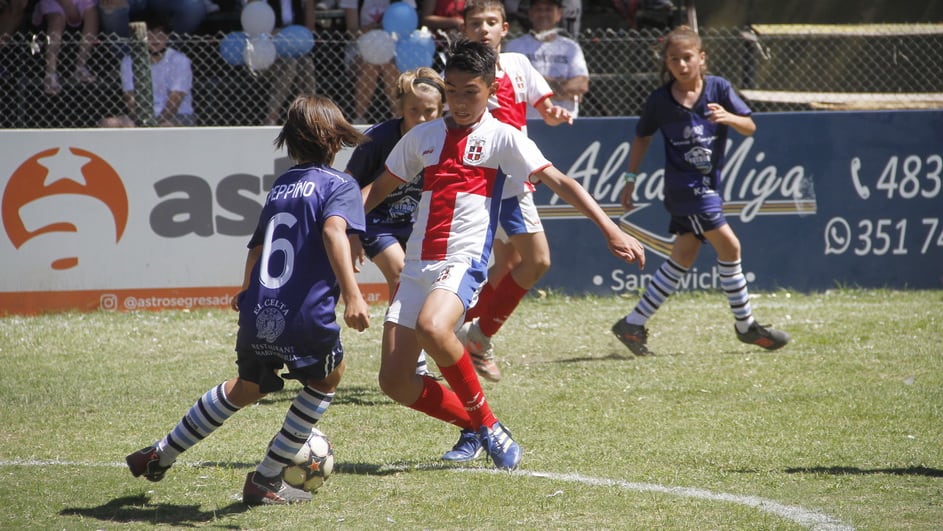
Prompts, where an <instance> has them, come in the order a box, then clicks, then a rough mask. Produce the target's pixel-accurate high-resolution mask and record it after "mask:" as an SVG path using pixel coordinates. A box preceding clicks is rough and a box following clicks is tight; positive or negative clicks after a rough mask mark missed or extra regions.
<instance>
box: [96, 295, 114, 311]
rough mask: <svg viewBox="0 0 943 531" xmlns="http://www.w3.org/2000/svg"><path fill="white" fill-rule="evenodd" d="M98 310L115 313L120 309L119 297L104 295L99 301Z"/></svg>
mask: <svg viewBox="0 0 943 531" xmlns="http://www.w3.org/2000/svg"><path fill="white" fill-rule="evenodd" d="M98 309H99V310H104V311H108V312H113V311H115V310H117V309H118V296H117V295H115V294H114V293H102V296H101V298H100V299H99V300H98Z"/></svg>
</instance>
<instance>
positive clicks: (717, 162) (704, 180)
mask: <svg viewBox="0 0 943 531" xmlns="http://www.w3.org/2000/svg"><path fill="white" fill-rule="evenodd" d="M708 103H719V104H721V105H723V107H724V108H725V109H727V110H728V111H729V112H732V113H734V114H738V115H741V116H748V115H750V114H751V112H752V111H750V108H749V107H747V104H746V103H744V102H743V100H742V99H740V96H738V95H737V93H736V92H734V90H733V87H732V86H730V83H729V82H728V81H727V80H726V79H724V78H721V77H717V76H706V77H705V78H704V88H703V90H701V96H700V97H699V98H698V100H697V102H696V103H695V104H694V106H693V107H692V108H690V109H689V108H687V107H684V106H683V105H681V104H680V103H678V102H677V101H676V100H675V99H674V97H672V95H671V83H668V84H666V85H663V86H662V87H660V88H658V89H657V90H655V92H653V93H652V94H651V96H649V97H648V100H647V101H646V102H645V107H644V108H643V109H642V115H641V116H640V117H639V121H638V124H637V125H636V127H635V134H636V135H638V136H652V135H653V134H655V131H658V130H659V129H660V130H661V134H662V136H663V138H664V140H665V188H664V190H665V208H667V209H668V212H669V213H671V215H673V216H689V215H692V214H702V213H706V212H720V211H721V210H722V205H723V200H722V198H721V197H720V194H719V192H718V191H719V190H720V172H721V169H722V168H723V164H724V150H725V149H726V147H727V131H728V129H729V128H728V127H727V126H726V125H721V124H716V123H713V122H711V121H710V120H708V119H707V116H708V113H709V110H708V108H707V104H708Z"/></svg>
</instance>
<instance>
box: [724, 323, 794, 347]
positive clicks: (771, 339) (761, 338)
mask: <svg viewBox="0 0 943 531" xmlns="http://www.w3.org/2000/svg"><path fill="white" fill-rule="evenodd" d="M734 330H736V332H737V339H739V340H740V341H742V342H744V343H749V344H751V345H757V346H760V347H763V348H765V349H766V350H776V349H778V348H782V347H784V346H786V343H789V334H787V333H786V332H783V331H782V330H776V329H774V328H768V327H766V326H763V325H761V324H759V323H756V322H754V323H753V324H751V325H750V328H749V330H747V331H746V332H744V333H742V334H741V333H740V330H737V328H736V326H735V327H734Z"/></svg>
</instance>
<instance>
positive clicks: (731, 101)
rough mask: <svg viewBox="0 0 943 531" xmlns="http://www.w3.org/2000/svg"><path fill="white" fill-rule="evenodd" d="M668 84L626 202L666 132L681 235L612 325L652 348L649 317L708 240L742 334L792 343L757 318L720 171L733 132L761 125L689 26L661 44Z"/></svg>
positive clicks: (645, 125) (639, 145)
mask: <svg viewBox="0 0 943 531" xmlns="http://www.w3.org/2000/svg"><path fill="white" fill-rule="evenodd" d="M661 56H662V58H663V62H662V78H663V79H664V80H665V81H666V83H665V84H664V85H662V86H661V87H660V88H658V89H656V90H655V91H654V92H653V93H652V94H651V95H650V96H649V97H648V100H646V102H645V106H644V107H643V108H642V115H641V116H640V117H639V121H638V124H637V125H636V127H635V139H634V140H633V141H632V149H631V151H630V152H629V167H628V171H627V172H626V173H625V174H624V175H623V180H624V181H625V188H624V189H623V190H622V195H621V203H622V206H623V208H625V209H626V210H627V211H628V210H631V209H632V193H633V192H634V191H635V179H636V172H637V171H638V170H639V167H640V166H641V164H642V159H643V158H644V157H645V152H646V151H647V150H648V146H649V144H650V143H651V140H652V135H653V134H655V132H656V131H659V130H660V131H661V134H662V137H664V140H665V177H664V194H665V208H667V209H668V213H669V214H671V223H670V224H669V226H668V232H670V233H672V234H674V235H675V241H674V244H673V245H672V248H671V256H670V257H669V258H668V261H667V262H665V263H664V264H663V265H662V266H661V267H660V268H659V269H658V271H656V272H655V275H654V276H653V277H652V280H651V281H650V282H649V283H648V287H647V288H646V289H645V294H644V295H642V298H641V299H640V300H639V302H638V304H637V305H636V306H635V309H634V310H632V313H630V314H628V315H627V316H625V318H623V319H619V320H618V321H616V323H615V324H614V325H612V332H613V333H614V334H615V335H616V337H618V338H619V340H620V341H622V343H624V344H625V346H626V347H628V348H629V350H631V351H632V353H634V354H635V355H636V356H644V355H648V354H651V352H650V351H649V350H648V346H647V344H648V329H646V328H645V323H646V322H648V320H649V319H650V318H651V317H652V316H653V315H654V314H655V312H656V311H657V310H658V308H659V307H661V305H662V304H663V303H664V302H665V300H666V299H667V298H668V297H669V296H670V295H671V294H672V293H674V292H675V290H677V289H678V286H679V284H680V282H681V280H682V279H683V278H684V276H685V275H686V274H687V272H688V270H690V268H691V266H692V265H694V261H695V260H696V259H697V255H698V252H699V251H700V249H701V244H703V243H704V242H708V243H710V244H711V246H712V247H713V248H714V250H715V251H717V271H718V273H719V275H720V283H721V287H723V290H724V294H725V295H726V296H727V302H728V303H729V305H730V310H731V311H732V312H733V315H734V318H735V323H734V324H735V326H734V331H735V332H736V334H737V339H739V340H740V341H742V342H744V343H750V344H753V345H758V346H760V347H763V348H765V349H767V350H775V349H778V348H780V347H782V346H784V345H786V343H788V342H789V334H787V333H785V332H782V331H780V330H774V329H772V328H767V327H765V326H762V325H760V324H759V323H757V322H756V320H755V319H754V318H753V311H752V309H751V308H750V294H749V293H748V292H747V281H746V278H745V277H744V275H743V268H742V265H741V262H740V240H738V239H737V236H736V234H734V232H733V229H732V228H730V225H728V224H727V220H726V219H725V218H724V212H723V199H722V198H721V194H720V193H719V190H720V188H721V186H720V185H721V182H720V175H721V171H722V169H723V165H724V150H725V149H726V145H727V132H728V129H730V128H732V129H733V130H734V131H736V132H738V133H740V134H741V135H747V136H749V135H752V134H753V133H754V132H755V131H756V124H755V123H754V122H753V118H751V117H750V114H751V111H750V108H749V107H747V105H746V104H745V103H744V102H743V100H742V99H740V96H738V95H737V93H736V92H734V90H733V87H731V86H730V82H728V81H727V80H726V79H724V78H721V77H717V76H708V75H706V71H707V54H705V53H704V50H703V48H702V44H701V38H700V36H698V34H697V33H696V32H695V31H694V30H692V29H691V28H690V27H688V26H679V27H677V28H675V29H674V30H672V31H671V32H670V33H669V34H668V35H667V36H666V37H665V38H664V40H663V43H662V45H661Z"/></svg>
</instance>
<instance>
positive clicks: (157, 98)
mask: <svg viewBox="0 0 943 531" xmlns="http://www.w3.org/2000/svg"><path fill="white" fill-rule="evenodd" d="M147 27H148V30H147V48H148V51H149V52H150V63H151V86H152V88H153V94H154V121H155V123H156V124H157V125H158V126H161V127H177V126H189V125H196V115H195V114H194V112H193V95H192V88H193V69H192V68H191V64H190V59H189V58H187V56H186V55H184V54H183V53H181V52H178V51H177V50H174V49H173V48H170V47H168V42H169V36H168V35H167V30H168V27H169V25H168V24H167V23H166V20H165V19H164V18H163V17H160V16H157V17H154V18H153V20H151V21H149V22H148V24H147ZM121 88H122V90H123V99H124V104H125V108H126V109H127V111H128V113H127V114H124V115H121V116H111V117H107V118H104V119H102V121H101V123H100V124H99V126H100V127H134V126H135V124H136V123H139V122H140V120H141V119H143V118H142V117H138V116H136V115H137V112H136V111H137V102H136V100H135V92H134V72H133V69H132V65H131V56H129V55H126V56H124V58H123V59H122V60H121Z"/></svg>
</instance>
